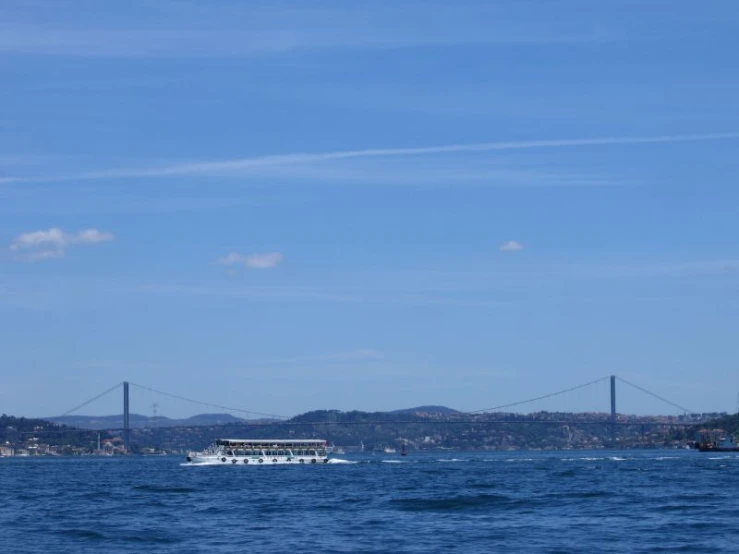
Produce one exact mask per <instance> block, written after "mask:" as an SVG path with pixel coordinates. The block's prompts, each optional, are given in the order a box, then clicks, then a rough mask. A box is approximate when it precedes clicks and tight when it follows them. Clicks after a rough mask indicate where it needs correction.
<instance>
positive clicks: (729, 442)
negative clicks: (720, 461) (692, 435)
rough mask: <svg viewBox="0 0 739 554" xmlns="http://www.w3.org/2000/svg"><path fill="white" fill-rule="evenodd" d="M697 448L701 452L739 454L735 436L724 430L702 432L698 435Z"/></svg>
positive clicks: (738, 445)
mask: <svg viewBox="0 0 739 554" xmlns="http://www.w3.org/2000/svg"><path fill="white" fill-rule="evenodd" d="M698 437H699V438H698V440H697V441H696V443H695V448H696V449H698V451H700V452H739V444H737V442H736V438H735V437H734V435H731V434H729V433H727V432H726V431H724V430H723V429H713V430H711V431H708V430H705V429H704V430H702V431H700V432H699V433H698Z"/></svg>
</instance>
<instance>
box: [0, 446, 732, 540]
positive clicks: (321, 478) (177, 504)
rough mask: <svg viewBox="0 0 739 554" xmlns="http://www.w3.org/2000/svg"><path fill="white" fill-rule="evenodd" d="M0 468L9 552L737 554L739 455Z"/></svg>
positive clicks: (475, 456) (86, 460)
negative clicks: (258, 464) (686, 553)
mask: <svg viewBox="0 0 739 554" xmlns="http://www.w3.org/2000/svg"><path fill="white" fill-rule="evenodd" d="M183 462H184V459H183V458H182V457H180V456H152V457H143V456H128V457H108V458H106V457H68V458H66V457H59V458H40V457H39V458H36V457H28V458H5V459H0V552H3V553H6V552H7V553H11V552H13V553H16V552H18V553H37V552H38V553H42V552H43V553H55V552H70V553H93V552H94V553H97V552H104V553H106V554H115V553H124V552H126V553H128V552H136V553H141V552H146V553H149V552H157V553H159V552H161V553H170V552H171V553H178V554H179V553H188V554H190V553H200V552H202V553H204V554H206V553H207V554H217V553H232V552H235V553H243V554H251V553H255V554H256V553H263V552H268V553H282V552H286V553H287V552H289V553H303V552H306V553H308V552H310V553H313V552H320V553H323V554H330V553H340V552H341V553H345V552H346V553H348V552H359V553H362V552H366V553H370V552H392V553H402V552H408V553H410V552H413V553H416V552H423V553H429V552H439V553H446V552H464V553H478V552H479V553H482V552H485V553H488V552H505V553H508V552H513V553H518V552H521V553H524V552H525V553H538V552H546V553H579V552H582V553H596V552H606V553H607V552H690V553H701V552H721V553H726V552H739V494H738V493H739V455H737V454H715V453H713V454H712V453H699V452H696V451H686V450H649V451H603V450H599V451H593V452H588V451H559V452H515V453H511V452H495V453H477V452H474V453H472V452H433V453H416V452H412V453H411V454H410V455H409V456H406V457H401V456H400V455H399V454H377V455H374V456H373V455H371V454H342V455H337V456H334V458H333V459H332V462H331V463H329V464H319V465H315V466H313V465H310V466H271V467H270V466H267V467H253V466H232V465H231V464H228V465H224V466H202V467H197V466H188V465H186V464H184V463H183Z"/></svg>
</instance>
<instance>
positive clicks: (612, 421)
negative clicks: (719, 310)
mask: <svg viewBox="0 0 739 554" xmlns="http://www.w3.org/2000/svg"><path fill="white" fill-rule="evenodd" d="M606 384H607V385H608V389H609V394H608V397H607V398H604V399H603V400H604V402H603V408H604V409H603V410H602V411H599V412H600V414H595V413H594V414H590V416H589V417H587V416H585V417H584V416H583V414H577V413H569V414H568V413H561V414H558V415H557V417H548V418H546V419H542V418H538V417H535V415H534V416H531V417H525V416H522V415H521V414H516V413H512V412H510V411H508V410H511V409H513V408H520V407H522V406H525V405H527V404H528V405H531V404H532V403H540V402H541V401H546V400H549V399H553V398H556V397H561V396H563V395H568V394H571V393H573V392H574V391H580V390H587V389H589V388H592V387H595V386H598V385H601V386H603V385H606ZM617 384H620V385H624V386H625V387H627V388H629V389H632V390H636V391H638V392H639V393H641V394H645V395H648V396H650V397H652V398H653V399H656V400H658V401H660V402H662V403H663V404H665V405H669V406H670V407H671V409H673V410H675V411H677V412H679V413H680V414H681V418H680V419H677V420H676V419H674V418H673V419H671V420H670V421H669V422H667V423H665V422H664V421H653V422H646V423H645V422H644V421H641V422H640V423H639V425H641V426H642V428H643V427H644V426H645V425H669V426H670V427H680V426H690V425H695V424H696V419H695V418H694V417H691V416H695V412H693V411H692V410H690V409H688V408H686V407H684V406H681V405H679V404H677V403H676V402H672V401H671V400H668V399H666V398H664V397H663V396H661V395H658V394H656V393H654V392H652V391H650V390H648V389H646V388H644V387H642V386H640V385H637V384H635V383H632V382H631V381H628V380H626V379H623V378H620V377H618V376H616V375H608V376H604V377H601V378H599V379H595V380H592V381H589V382H587V383H582V384H580V385H576V386H573V387H569V388H566V389H563V390H559V391H555V392H552V393H549V394H545V395H539V396H537V397H534V398H529V399H525V400H520V401H516V402H510V403H506V404H501V405H497V406H493V407H489V408H483V409H479V410H474V411H469V412H455V414H456V417H455V418H453V419H450V418H445V419H443V420H438V421H436V420H433V419H430V420H428V421H424V424H425V425H463V424H467V425H469V424H476V425H479V424H481V423H482V424H486V425H505V424H514V423H517V424H520V423H526V424H527V425H563V426H567V425H577V426H588V425H596V426H606V427H607V429H608V432H609V434H610V443H611V445H614V444H615V442H616V430H617V428H618V427H620V426H634V425H635V424H634V421H633V420H631V419H629V418H626V419H622V418H620V417H619V414H618V412H617V402H616V401H617ZM132 390H134V391H137V392H138V393H148V394H155V395H157V397H165V398H170V399H174V400H177V401H181V402H186V403H189V404H192V405H197V406H202V407H207V408H211V409H217V410H221V411H223V412H227V413H231V414H239V416H241V417H240V421H241V422H243V423H244V424H245V425H248V426H249V427H250V428H252V429H253V428H256V427H259V426H270V427H272V428H274V427H275V426H284V427H288V428H290V427H292V428H294V427H300V426H320V425H325V426H326V429H327V430H328V426H329V425H331V423H332V421H331V420H330V419H331V418H330V417H327V418H324V419H320V420H317V419H316V420H307V421H306V420H305V418H300V417H290V416H284V415H278V414H271V413H264V412H259V411H255V410H249V409H246V408H243V407H233V406H225V405H221V404H217V403H213V402H207V401H203V400H197V399H193V398H188V397H185V396H182V395H178V394H173V393H169V392H166V391H162V390H158V389H154V388H152V387H148V386H145V385H140V384H137V383H133V382H129V381H124V382H121V383H117V384H115V385H114V386H112V387H110V388H108V389H106V390H104V391H103V392H101V393H99V394H97V395H95V396H93V397H92V398H90V399H88V400H86V401H84V402H82V403H80V404H78V405H76V406H74V407H73V408H71V409H70V410H67V411H66V412H64V413H63V414H61V415H60V416H57V417H56V418H51V419H53V420H57V421H58V420H65V419H66V418H68V417H69V416H71V415H72V414H75V413H79V411H80V410H82V409H83V408H85V407H87V406H90V405H91V404H92V403H94V402H96V401H98V400H100V399H101V398H103V397H106V396H109V395H112V394H113V393H116V392H117V393H118V394H120V392H121V391H122V408H123V410H122V415H121V416H120V419H119V420H118V423H115V424H113V425H110V426H108V427H105V428H102V427H98V428H96V431H107V432H113V433H120V434H121V436H122V438H123V443H124V446H125V448H126V449H128V448H130V443H131V432H132V430H135V431H137V432H141V431H146V430H148V431H156V430H157V429H158V428H159V427H158V423H157V417H156V415H155V417H154V418H149V419H148V420H147V423H146V424H144V425H140V424H137V425H136V426H132V425H131V410H130V405H131V396H132V395H131V392H132ZM606 400H607V401H608V402H607V403H606ZM158 405H159V404H158V403H156V402H155V403H154V404H153V405H152V406H153V409H154V413H155V414H156V410H157V407H158ZM504 410H506V411H504ZM327 413H329V414H330V413H331V412H327ZM490 414H499V416H498V417H495V418H494V419H490V418H487V419H483V418H481V416H485V415H490ZM604 414H605V415H606V417H605V418H604V417H603V415H604ZM109 419H110V418H109ZM418 423H419V420H418V419H417V418H409V417H408V416H405V417H404V416H402V415H398V416H397V417H391V418H387V417H385V418H378V419H362V420H361V421H341V423H340V424H341V425H347V426H352V425H384V426H390V425H392V426H403V425H413V424H418ZM226 425H231V426H232V425H233V423H221V424H219V423H208V424H192V425H167V427H166V428H167V429H168V430H173V431H176V430H187V429H196V428H198V427H208V428H210V429H212V428H214V427H219V426H223V427H226ZM80 431H83V432H90V429H89V428H88V429H84V430H80ZM65 432H68V431H65Z"/></svg>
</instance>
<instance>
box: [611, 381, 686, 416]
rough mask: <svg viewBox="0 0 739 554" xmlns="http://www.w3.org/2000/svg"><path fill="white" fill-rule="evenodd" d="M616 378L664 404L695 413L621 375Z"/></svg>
mask: <svg viewBox="0 0 739 554" xmlns="http://www.w3.org/2000/svg"><path fill="white" fill-rule="evenodd" d="M616 379H618V380H619V381H621V382H622V383H625V384H627V385H629V386H631V387H634V388H635V389H637V390H640V391H642V392H643V393H645V394H648V395H649V396H653V397H654V398H656V399H657V400H661V401H662V402H664V403H666V404H669V405H670V406H673V407H675V408H678V409H680V410H682V411H683V412H685V413H688V414H694V413H695V412H694V411H693V410H688V409H687V408H685V407H684V406H681V405H680V404H675V403H674V402H670V401H669V400H667V399H666V398H662V397H661V396H659V395H657V394H654V393H653V392H650V391H648V390H647V389H645V388H644V387H640V386H639V385H635V384H634V383H630V382H629V381H627V380H626V379H624V378H623V377H618V376H617V377H616Z"/></svg>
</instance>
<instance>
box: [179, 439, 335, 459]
mask: <svg viewBox="0 0 739 554" xmlns="http://www.w3.org/2000/svg"><path fill="white" fill-rule="evenodd" d="M187 461H188V462H189V463H190V464H192V465H283V464H298V465H300V464H318V463H322V464H326V463H328V444H327V443H326V441H325V440H322V439H306V440H282V439H256V440H245V439H218V440H216V441H215V442H214V443H213V444H211V445H210V446H209V447H208V448H206V449H205V450H203V451H201V452H189V453H188V454H187Z"/></svg>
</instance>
